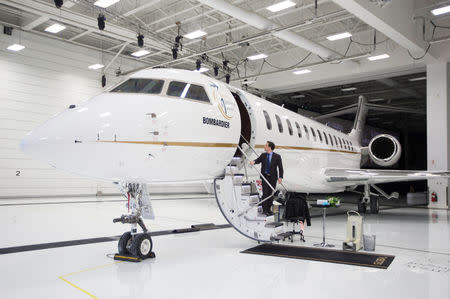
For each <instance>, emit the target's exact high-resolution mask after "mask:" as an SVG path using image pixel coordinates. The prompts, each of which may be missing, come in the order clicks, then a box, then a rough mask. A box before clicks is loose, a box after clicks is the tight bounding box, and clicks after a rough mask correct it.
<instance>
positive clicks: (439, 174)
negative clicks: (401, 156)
mask: <svg viewBox="0 0 450 299" xmlns="http://www.w3.org/2000/svg"><path fill="white" fill-rule="evenodd" d="M324 174H325V177H326V180H327V182H330V183H341V184H342V183H349V185H363V184H366V183H369V184H377V183H391V182H406V181H420V180H426V179H439V178H450V172H449V171H426V170H392V169H348V168H326V169H325V171H324Z"/></svg>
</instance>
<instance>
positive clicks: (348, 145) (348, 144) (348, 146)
mask: <svg viewBox="0 0 450 299" xmlns="http://www.w3.org/2000/svg"><path fill="white" fill-rule="evenodd" d="M345 143H346V144H347V149H350V143H348V141H347V140H345Z"/></svg>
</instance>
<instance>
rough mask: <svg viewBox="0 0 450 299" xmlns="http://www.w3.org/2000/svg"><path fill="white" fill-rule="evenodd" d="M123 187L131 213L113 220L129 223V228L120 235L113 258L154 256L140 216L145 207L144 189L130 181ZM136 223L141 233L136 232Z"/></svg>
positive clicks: (136, 258)
mask: <svg viewBox="0 0 450 299" xmlns="http://www.w3.org/2000/svg"><path fill="white" fill-rule="evenodd" d="M124 189H125V191H126V194H127V198H128V203H127V206H128V209H129V210H130V209H131V213H130V214H129V215H122V216H121V217H119V218H115V219H113V222H114V223H116V222H120V223H123V224H125V223H129V224H131V230H130V231H128V232H125V233H124V234H123V235H122V236H121V237H120V239H119V244H118V249H119V253H118V254H116V255H115V256H114V259H116V260H125V261H135V262H138V261H141V260H143V259H146V258H154V257H155V253H154V252H153V251H152V249H153V242H152V238H151V236H150V233H149V232H148V230H147V227H146V226H145V224H144V221H143V220H142V217H141V215H142V211H143V209H145V200H143V197H144V196H145V194H144V191H145V190H143V188H142V185H140V184H131V183H130V184H126V185H125V188H124ZM138 225H139V227H140V228H141V229H142V231H143V232H142V233H138V228H137V226H138Z"/></svg>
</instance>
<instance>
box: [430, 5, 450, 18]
mask: <svg viewBox="0 0 450 299" xmlns="http://www.w3.org/2000/svg"><path fill="white" fill-rule="evenodd" d="M448 12H450V5H447V6H444V7H440V8H436V9H433V10H432V11H431V13H432V14H433V15H435V16H438V15H443V14H445V13H448Z"/></svg>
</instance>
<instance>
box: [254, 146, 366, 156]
mask: <svg viewBox="0 0 450 299" xmlns="http://www.w3.org/2000/svg"><path fill="white" fill-rule="evenodd" d="M255 148H264V145H256V146H255ZM276 148H277V149H290V150H300V151H322V152H334V153H345V154H359V152H351V151H343V150H336V149H328V148H318V147H304V146H285V145H277V146H276Z"/></svg>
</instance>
